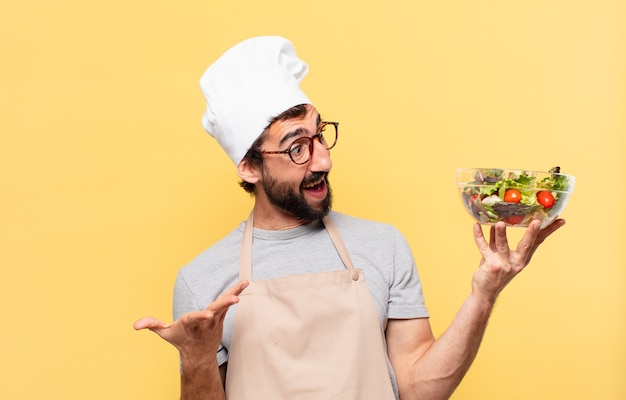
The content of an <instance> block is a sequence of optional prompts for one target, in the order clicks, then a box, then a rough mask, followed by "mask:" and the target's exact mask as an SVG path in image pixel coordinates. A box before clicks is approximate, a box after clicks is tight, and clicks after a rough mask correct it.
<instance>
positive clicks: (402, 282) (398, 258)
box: [388, 229, 429, 319]
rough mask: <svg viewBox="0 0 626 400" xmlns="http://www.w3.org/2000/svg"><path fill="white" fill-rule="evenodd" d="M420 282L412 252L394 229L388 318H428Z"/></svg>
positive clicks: (402, 237)
mask: <svg viewBox="0 0 626 400" xmlns="http://www.w3.org/2000/svg"><path fill="white" fill-rule="evenodd" d="M428 316H429V314H428V309H427V308H426V305H425V302H424V293H423V290H422V283H421V280H420V278H419V274H418V272H417V266H416V264H415V259H414V257H413V253H412V252H411V249H410V247H409V244H408V243H407V241H406V239H405V238H404V236H403V235H402V234H401V233H400V232H399V231H398V230H397V229H396V230H395V256H394V276H393V281H392V284H391V287H390V289H389V310H388V318H393V319H409V318H428Z"/></svg>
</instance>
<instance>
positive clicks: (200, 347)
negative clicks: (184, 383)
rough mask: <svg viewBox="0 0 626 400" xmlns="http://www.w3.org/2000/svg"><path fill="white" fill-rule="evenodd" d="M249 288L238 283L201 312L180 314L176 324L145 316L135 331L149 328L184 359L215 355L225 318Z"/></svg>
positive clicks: (245, 282)
mask: <svg viewBox="0 0 626 400" xmlns="http://www.w3.org/2000/svg"><path fill="white" fill-rule="evenodd" d="M246 287H248V281H246V280H242V281H239V282H238V283H237V284H236V285H234V286H233V287H231V288H230V289H228V290H227V291H226V292H224V293H222V294H221V295H220V296H219V297H218V298H217V299H216V300H215V301H214V302H213V303H211V304H209V305H208V306H207V307H206V308H205V309H204V310H202V311H192V312H188V313H186V314H183V315H182V316H181V317H180V318H179V319H178V320H177V321H176V322H174V323H172V324H166V323H164V322H162V321H160V320H158V319H156V318H152V317H144V318H141V319H140V320H138V321H137V322H135V324H134V328H135V329H136V330H141V329H149V330H151V331H153V332H155V333H156V334H158V335H159V336H160V337H161V338H163V339H164V340H166V341H168V342H169V343H171V344H172V345H173V346H174V347H176V348H177V349H178V351H179V352H180V353H181V357H182V358H183V359H185V358H187V357H189V358H194V357H204V356H206V355H208V354H216V353H217V349H218V347H219V344H220V342H221V340H222V331H223V328H224V317H225V316H226V311H228V308H229V307H230V306H232V305H233V304H236V303H238V302H239V295H240V294H241V292H242V291H243V290H244V289H245V288H246Z"/></svg>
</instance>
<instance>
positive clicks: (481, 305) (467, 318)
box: [402, 294, 493, 400]
mask: <svg viewBox="0 0 626 400" xmlns="http://www.w3.org/2000/svg"><path fill="white" fill-rule="evenodd" d="M492 309H493V302H491V301H487V300H485V299H484V298H480V296H477V295H475V294H471V295H470V296H469V297H468V298H467V299H466V300H465V302H464V303H463V305H462V307H461V308H460V310H459V312H458V313H457V315H456V317H455V318H454V320H453V321H452V323H451V324H450V326H449V327H448V329H447V330H446V331H445V332H444V333H443V334H442V335H441V337H440V338H439V339H437V340H436V341H435V342H434V343H433V344H432V346H431V347H430V348H429V349H428V350H427V351H426V352H425V353H424V354H423V355H422V356H421V357H420V358H419V359H417V360H416V361H414V363H413V366H412V368H411V369H410V371H411V376H410V378H409V382H410V387H409V388H410V395H408V396H402V398H403V400H404V399H417V398H419V399H433V400H434V399H448V398H449V397H450V396H451V395H452V393H453V392H454V390H455V389H456V388H457V386H458V385H459V383H460V382H461V380H462V379H463V377H464V376H465V374H466V372H467V371H468V369H469V368H470V366H471V364H472V362H473V361H474V359H475V357H476V354H477V353H478V349H479V347H480V343H481V341H482V339H483V336H484V333H485V329H486V327H487V322H488V320H489V315H490V314H491V310H492Z"/></svg>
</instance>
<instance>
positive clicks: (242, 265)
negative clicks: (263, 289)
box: [239, 212, 254, 282]
mask: <svg viewBox="0 0 626 400" xmlns="http://www.w3.org/2000/svg"><path fill="white" fill-rule="evenodd" d="M253 213H254V212H250V216H249V217H248V220H247V221H246V226H245V227H244V229H243V239H242V240H241V251H240V255H239V280H242V279H246V280H247V281H248V282H252V228H253V225H254V221H253V220H254V218H253V217H252V214H253Z"/></svg>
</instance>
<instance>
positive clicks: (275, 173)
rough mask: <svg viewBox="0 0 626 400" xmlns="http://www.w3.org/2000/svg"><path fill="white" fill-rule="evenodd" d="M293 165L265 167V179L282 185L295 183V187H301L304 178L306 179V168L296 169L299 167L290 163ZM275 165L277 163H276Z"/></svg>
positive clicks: (268, 165) (265, 165)
mask: <svg viewBox="0 0 626 400" xmlns="http://www.w3.org/2000/svg"><path fill="white" fill-rule="evenodd" d="M289 162H290V164H291V165H273V164H269V163H267V164H264V165H263V170H262V172H263V178H264V179H267V178H268V177H269V178H271V179H272V180H273V181H275V182H281V183H289V182H291V183H293V184H294V185H295V186H298V187H299V186H300V184H301V183H302V181H303V180H304V178H305V177H306V168H294V167H298V166H297V165H296V164H294V163H292V162H291V160H290V161H289ZM274 164H275V163H274Z"/></svg>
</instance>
